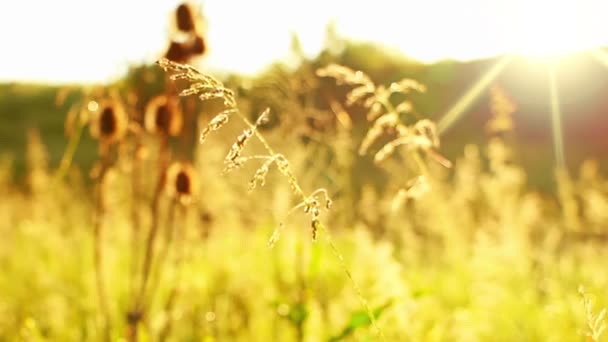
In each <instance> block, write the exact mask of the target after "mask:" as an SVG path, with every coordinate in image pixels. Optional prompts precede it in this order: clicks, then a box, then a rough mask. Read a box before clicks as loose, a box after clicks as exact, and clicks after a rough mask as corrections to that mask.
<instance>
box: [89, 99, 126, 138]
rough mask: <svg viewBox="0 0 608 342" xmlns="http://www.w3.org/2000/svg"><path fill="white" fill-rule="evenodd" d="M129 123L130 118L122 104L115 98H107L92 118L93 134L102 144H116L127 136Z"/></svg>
mask: <svg viewBox="0 0 608 342" xmlns="http://www.w3.org/2000/svg"><path fill="white" fill-rule="evenodd" d="M127 125H128V118H127V114H126V112H125V110H124V108H123V107H122V105H121V104H120V103H119V102H117V101H115V100H105V101H102V102H101V103H100V106H99V110H98V111H95V112H94V113H93V116H92V118H91V123H90V128H91V136H92V137H93V138H95V139H98V140H99V142H100V144H102V145H109V144H114V143H116V142H118V141H120V140H121V139H122V138H123V137H124V136H125V134H126V132H127Z"/></svg>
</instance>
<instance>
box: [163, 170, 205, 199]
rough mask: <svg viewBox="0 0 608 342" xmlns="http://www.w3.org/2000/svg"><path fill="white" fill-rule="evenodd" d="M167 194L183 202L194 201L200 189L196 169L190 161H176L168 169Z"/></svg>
mask: <svg viewBox="0 0 608 342" xmlns="http://www.w3.org/2000/svg"><path fill="white" fill-rule="evenodd" d="M165 189H166V192H167V195H168V196H169V197H171V198H173V199H175V200H177V201H179V202H180V203H182V204H188V203H190V202H192V199H193V198H194V197H195V196H196V194H197V190H198V180H197V178H196V171H195V169H194V167H193V166H192V164H190V163H188V162H174V163H173V164H171V165H170V166H169V168H168V169H167V177H166V183H165Z"/></svg>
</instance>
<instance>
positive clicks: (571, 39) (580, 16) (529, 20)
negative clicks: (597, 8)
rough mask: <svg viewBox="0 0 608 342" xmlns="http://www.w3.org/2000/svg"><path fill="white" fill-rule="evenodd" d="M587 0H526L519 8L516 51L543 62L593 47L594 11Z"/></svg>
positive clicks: (595, 42) (595, 43)
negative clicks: (579, 0)
mask: <svg viewBox="0 0 608 342" xmlns="http://www.w3.org/2000/svg"><path fill="white" fill-rule="evenodd" d="M588 3H589V2H588V1H581V2H576V1H552V0H537V1H526V2H525V3H523V5H522V6H523V7H522V8H521V11H520V22H519V37H520V39H519V44H518V46H517V48H516V50H517V51H516V52H517V53H519V54H521V55H524V56H527V57H530V58H533V59H537V60H543V61H554V60H556V59H558V58H559V57H561V56H563V55H566V54H569V53H572V52H576V51H580V50H585V49H589V48H592V47H594V46H597V45H598V43H599V42H597V41H594V39H593V37H592V35H590V34H588V33H589V32H590V31H592V30H593V26H594V25H593V24H594V23H593V20H591V19H592V18H594V16H595V15H594V13H592V12H594V10H593V8H591V7H589V6H586V5H588Z"/></svg>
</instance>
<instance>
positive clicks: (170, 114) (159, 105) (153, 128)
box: [144, 95, 183, 136]
mask: <svg viewBox="0 0 608 342" xmlns="http://www.w3.org/2000/svg"><path fill="white" fill-rule="evenodd" d="M144 120H145V121H144V124H145V127H146V130H147V131H148V132H150V133H152V134H163V135H168V136H177V135H179V133H180V132H181V129H182V125H183V119H182V112H181V109H180V107H179V104H178V103H177V101H176V100H175V99H173V98H171V97H169V96H166V95H158V96H156V97H154V98H152V99H151V100H150V101H149V102H148V105H147V106H146V113H145V118H144Z"/></svg>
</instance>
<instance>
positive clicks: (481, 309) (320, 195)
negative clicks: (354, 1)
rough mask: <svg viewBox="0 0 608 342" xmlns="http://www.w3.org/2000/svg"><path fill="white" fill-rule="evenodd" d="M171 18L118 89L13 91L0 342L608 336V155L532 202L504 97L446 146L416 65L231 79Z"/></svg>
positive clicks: (334, 63)
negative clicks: (211, 70) (160, 51)
mask: <svg viewBox="0 0 608 342" xmlns="http://www.w3.org/2000/svg"><path fill="white" fill-rule="evenodd" d="M182 15H183V13H182ZM180 20H181V21H180ZM176 25H177V29H178V30H180V31H183V32H186V33H188V34H192V35H193V36H192V37H191V39H192V41H189V42H188V43H187V46H186V47H187V48H188V49H189V50H187V51H186V50H183V49H184V46H181V47H175V46H177V45H174V44H173V43H171V44H170V45H169V50H168V51H167V53H166V55H165V57H167V58H168V59H165V58H161V59H159V61H158V62H156V63H154V64H150V65H143V66H134V67H133V68H132V69H131V70H130V72H129V74H128V75H126V76H125V78H124V79H122V80H120V81H119V82H116V83H115V84H110V85H95V86H87V87H79V86H73V87H63V88H61V87H58V88H45V89H46V90H45V91H39V90H38V91H34V90H31V89H36V88H30V87H28V86H23V85H21V86H20V85H6V86H4V90H5V91H3V93H4V94H5V95H2V94H0V96H4V97H0V99H2V102H0V103H4V105H2V107H1V109H2V111H3V112H4V113H9V112H11V111H15V112H17V111H19V110H20V108H21V107H26V106H27V108H28V112H29V113H30V114H29V116H27V119H26V117H25V116H21V117H20V118H21V119H22V120H21V121H18V120H16V121H14V122H12V123H11V122H4V123H3V125H2V127H1V128H0V129H1V132H2V139H3V142H4V143H5V144H6V145H5V146H4V147H3V152H4V156H3V157H2V159H1V160H2V162H1V163H0V189H1V190H0V191H1V193H2V197H1V199H0V213H1V214H0V234H1V236H2V239H0V294H1V295H0V341H208V342H211V341H594V342H598V341H603V340H605V339H606V336H605V335H602V332H603V330H604V327H605V314H606V310H605V309H604V308H606V307H607V306H608V293H607V292H606V290H607V286H608V273H607V272H606V260H608V250H607V249H606V242H607V240H608V239H607V235H606V234H608V231H607V230H606V223H607V222H608V180H607V179H606V178H605V177H604V176H603V175H602V172H601V169H602V168H601V163H600V162H598V161H594V160H587V161H584V162H582V163H580V165H577V167H576V168H572V167H569V168H565V167H559V165H558V167H554V168H551V169H550V170H541V171H538V170H536V171H535V172H536V173H535V176H534V177H536V178H538V177H541V178H542V181H543V182H545V183H549V184H550V186H548V187H546V188H543V189H542V190H539V189H538V187H536V186H531V185H530V177H529V173H530V171H529V170H527V169H526V168H524V167H523V166H522V165H521V164H520V163H519V159H518V151H520V150H521V149H522V146H520V145H518V144H517V135H516V131H517V129H518V127H517V126H515V125H514V124H513V117H512V116H513V114H514V113H515V112H516V111H517V103H516V100H514V99H512V98H510V97H509V94H508V93H507V92H506V91H505V90H504V89H503V88H501V86H500V84H494V85H493V86H492V87H491V88H490V90H488V94H489V95H488V96H489V102H488V103H486V104H485V105H487V106H488V108H490V109H491V115H490V116H488V117H487V120H486V121H485V122H483V127H484V131H483V132H481V133H480V134H477V136H476V137H475V138H474V139H471V142H466V141H465V142H462V141H461V143H458V144H455V145H454V146H446V145H445V142H444V141H443V139H442V138H443V136H442V134H441V132H440V130H439V129H438V128H437V124H436V122H435V121H434V120H433V119H432V118H429V116H428V115H427V114H426V113H428V112H429V111H434V110H433V109H432V108H433V105H434V100H433V93H434V91H435V88H436V87H434V84H432V82H431V84H425V83H421V82H420V81H418V80H417V79H416V77H415V76H416V75H417V74H416V71H415V69H408V70H409V71H408V70H404V71H402V73H401V74H399V73H398V72H390V71H391V70H389V71H386V73H385V74H384V75H383V74H380V73H378V72H375V71H374V70H376V69H374V65H373V63H372V61H366V60H362V61H361V60H360V61H359V63H358V62H357V60H356V59H353V57H352V56H350V57H349V55H348V54H347V53H344V52H342V54H341V55H339V54H332V53H331V52H330V51H325V52H324V53H323V54H322V55H320V56H319V57H318V58H316V59H314V60H311V59H307V58H305V57H304V56H303V55H302V54H301V53H299V50H298V46H297V41H295V40H294V48H293V50H294V51H293V52H294V58H296V59H297V60H298V62H299V63H298V64H297V65H298V66H297V67H295V68H293V67H288V66H283V65H281V64H276V65H274V66H272V67H271V68H269V69H268V70H267V72H265V73H264V74H262V75H259V76H257V77H253V78H246V77H241V76H237V75H229V76H226V75H224V76H223V77H217V76H213V75H210V74H208V73H206V72H205V71H204V70H202V69H199V68H195V67H192V66H190V65H189V64H190V62H192V61H193V60H194V61H195V60H196V56H195V55H204V51H205V48H204V41H203V40H200V41H199V38H201V36H200V35H198V33H197V28H196V24H195V23H192V22H189V21H188V20H187V18H186V19H184V18H181V19H180V17H179V15H178V17H177V21H176ZM201 39H202V38H201ZM188 44H189V45H188ZM201 44H203V45H201ZM171 49H173V50H171ZM180 49H181V50H180ZM362 50H365V49H364V48H363V49H362ZM171 51H172V52H171ZM184 51H186V52H184ZM348 51H352V50H348ZM180 53H185V54H186V55H181V54H180ZM361 58H362V57H361ZM383 58H384V59H383V60H384V62H383V63H380V64H383V65H386V64H384V63H389V64H390V60H389V59H388V58H387V57H383ZM365 63H368V64H367V65H366V64H365ZM378 63H379V62H378ZM345 65H348V66H345ZM391 65H393V67H395V68H396V67H398V66H399V64H397V63H393V64H391ZM401 66H403V65H401ZM384 70H386V68H385V69H384ZM411 70H414V71H411ZM410 71H411V72H410ZM28 89H29V90H28ZM32 93H35V94H36V96H38V98H39V99H41V98H43V99H44V100H40V102H35V103H32V102H31V101H26V100H25V99H28V98H32ZM6 94H11V95H10V96H9V95H6ZM16 94H18V95H16ZM28 96H29V97H28ZM49 104H50V105H49ZM48 113H55V114H53V115H49V114H48ZM45 114H47V115H45ZM58 117H60V119H57V118H58ZM58 122H60V124H57V123H58ZM12 124H13V125H15V126H14V127H17V126H20V127H22V128H29V129H28V130H27V133H25V132H26V131H25V129H24V130H16V129H15V128H14V127H13V129H11V127H10V125H12ZM36 128H37V129H36ZM61 135H63V136H64V137H61V138H58V137H59V136H61ZM466 135H468V132H466ZM6 146H14V148H13V149H8V148H6ZM446 149H448V150H449V151H450V153H446V154H445V155H444V152H443V151H444V150H446ZM523 149H525V146H524V147H523ZM544 157H547V156H544ZM547 158H548V159H550V158H549V157H547ZM15 161H16V162H15ZM539 173H540V176H539Z"/></svg>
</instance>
